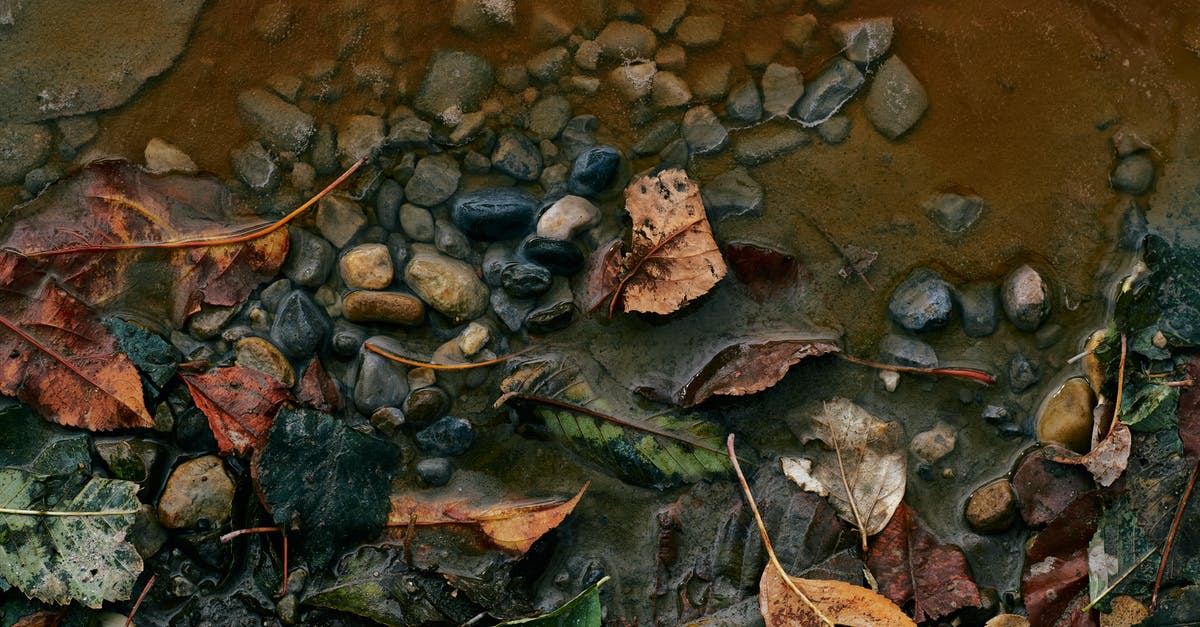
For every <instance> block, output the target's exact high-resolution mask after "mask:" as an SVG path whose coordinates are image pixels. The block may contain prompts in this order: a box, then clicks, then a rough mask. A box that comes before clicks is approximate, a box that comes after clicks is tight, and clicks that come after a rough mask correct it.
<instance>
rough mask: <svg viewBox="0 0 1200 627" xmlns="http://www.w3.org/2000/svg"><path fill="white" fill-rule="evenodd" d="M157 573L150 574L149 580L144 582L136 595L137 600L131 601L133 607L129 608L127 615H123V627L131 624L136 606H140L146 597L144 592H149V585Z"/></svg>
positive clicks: (152, 582)
mask: <svg viewBox="0 0 1200 627" xmlns="http://www.w3.org/2000/svg"><path fill="white" fill-rule="evenodd" d="M157 577H158V575H150V581H147V582H146V586H145V587H144V588H142V593H141V594H139V595H138V598H137V601H134V602H133V609H132V610H129V616H127V617H125V627H129V626H130V625H132V624H133V615H134V614H137V611H138V608H139V607H141V606H142V600H143V599H145V598H146V594H147V593H148V592H150V586H153V585H154V579H155V578H157Z"/></svg>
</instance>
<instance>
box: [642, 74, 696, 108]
mask: <svg viewBox="0 0 1200 627" xmlns="http://www.w3.org/2000/svg"><path fill="white" fill-rule="evenodd" d="M691 100H692V91H691V90H690V89H688V85H687V82H686V81H684V80H683V79H682V78H680V77H679V76H678V75H677V74H675V73H674V72H659V73H658V74H655V75H654V84H653V86H652V87H651V88H650V101H651V102H652V103H654V106H655V107H656V108H658V109H674V108H676V107H682V106H684V105H686V104H688V102H690V101H691Z"/></svg>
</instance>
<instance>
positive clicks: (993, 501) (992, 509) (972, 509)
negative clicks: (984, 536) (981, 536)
mask: <svg viewBox="0 0 1200 627" xmlns="http://www.w3.org/2000/svg"><path fill="white" fill-rule="evenodd" d="M964 517H965V518H966V520H967V524H968V525H970V526H971V528H972V529H974V530H975V531H976V532H978V533H988V534H990V533H1000V532H1002V531H1006V530H1007V529H1008V528H1009V527H1011V526H1012V525H1013V523H1015V522H1016V521H1017V496H1016V494H1013V489H1012V485H1010V484H1009V483H1008V480H1007V479H997V480H995V481H993V482H991V483H989V484H987V485H984V486H982V487H980V488H979V489H977V490H975V491H974V492H973V493H971V496H970V497H969V498H968V499H967V509H966V512H965V514H964Z"/></svg>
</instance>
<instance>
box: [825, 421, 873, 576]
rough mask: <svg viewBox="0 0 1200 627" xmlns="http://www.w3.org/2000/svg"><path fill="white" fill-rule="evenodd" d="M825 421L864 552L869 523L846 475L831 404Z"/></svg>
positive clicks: (865, 550)
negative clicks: (831, 416)
mask: <svg viewBox="0 0 1200 627" xmlns="http://www.w3.org/2000/svg"><path fill="white" fill-rule="evenodd" d="M824 411H825V422H826V423H827V424H828V425H829V436H830V437H831V438H832V439H833V452H834V455H835V456H836V457H837V461H838V475H839V476H841V478H842V487H844V488H845V489H846V500H847V501H850V511H851V512H853V513H854V525H855V526H856V527H858V535H859V537H861V538H862V550H863V553H866V552H867V523H866V521H864V520H863V518H862V514H860V513H859V512H858V500H857V499H855V498H854V490H851V489H850V480H849V479H848V478H847V477H846V464H845V462H843V461H842V447H841V445H840V444H838V434H837V433H834V431H833V421H832V420H830V418H829V405H828V404H826V405H825V406H824Z"/></svg>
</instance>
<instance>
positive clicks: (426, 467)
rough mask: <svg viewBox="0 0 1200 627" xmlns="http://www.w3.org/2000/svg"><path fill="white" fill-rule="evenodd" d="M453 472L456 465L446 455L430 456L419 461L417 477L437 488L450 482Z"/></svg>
mask: <svg viewBox="0 0 1200 627" xmlns="http://www.w3.org/2000/svg"><path fill="white" fill-rule="evenodd" d="M453 474H454V466H453V465H451V464H450V460H449V459H446V458H445V457H430V458H428V459H422V460H421V461H419V462H417V478H419V479H420V480H421V481H424V482H425V483H426V484H427V485H430V486H433V487H435V488H436V487H441V486H444V485H446V484H447V483H450V476H451V475H453Z"/></svg>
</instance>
